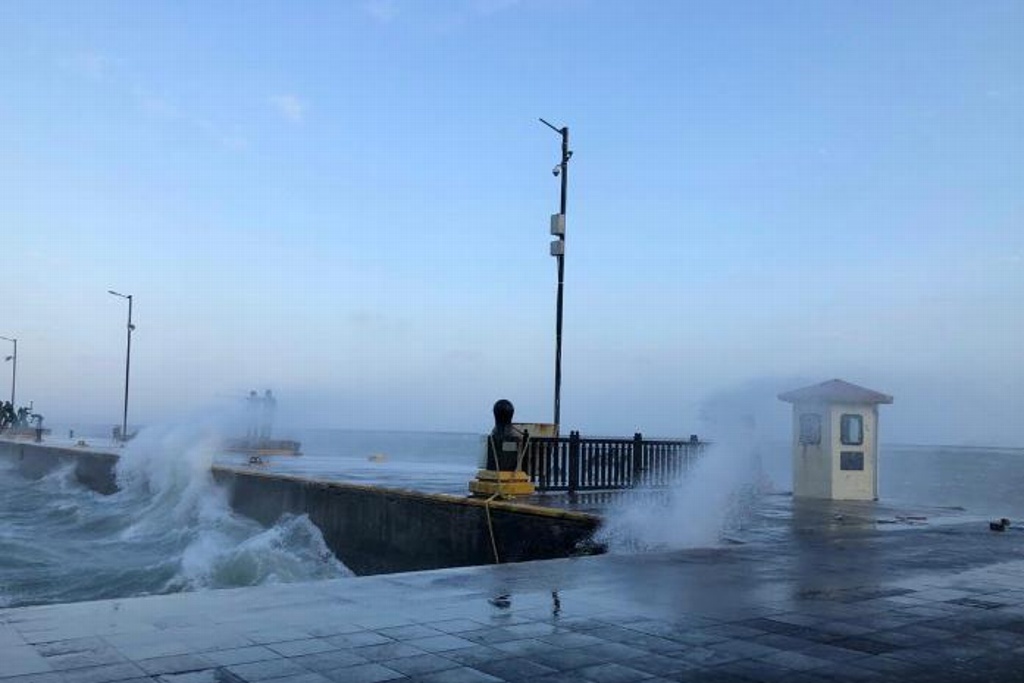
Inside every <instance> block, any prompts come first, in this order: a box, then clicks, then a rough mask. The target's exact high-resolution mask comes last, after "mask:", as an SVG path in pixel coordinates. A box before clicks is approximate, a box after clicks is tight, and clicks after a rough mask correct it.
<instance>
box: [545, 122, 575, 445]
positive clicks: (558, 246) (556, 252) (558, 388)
mask: <svg viewBox="0 0 1024 683" xmlns="http://www.w3.org/2000/svg"><path fill="white" fill-rule="evenodd" d="M540 122H541V123H543V124H544V125H545V126H547V127H548V128H550V129H551V130H553V131H555V132H556V133H558V134H559V135H561V136H562V161H561V162H560V163H558V164H557V165H556V166H555V167H554V168H553V169H552V170H551V172H552V173H553V174H554V175H555V176H561V179H562V195H561V203H560V207H559V212H558V213H557V214H555V215H553V216H551V234H552V235H555V236H557V237H558V239H557V240H552V241H551V255H552V256H554V257H555V258H557V259H558V295H557V301H556V303H555V419H554V422H555V432H556V433H557V432H558V428H559V424H560V423H561V418H562V290H563V289H564V286H565V202H566V194H567V193H568V190H569V159H571V158H572V150H570V149H569V127H568V126H562V127H561V128H556V127H555V126H553V125H551V124H550V123H548V122H547V121H545V120H544V119H540Z"/></svg>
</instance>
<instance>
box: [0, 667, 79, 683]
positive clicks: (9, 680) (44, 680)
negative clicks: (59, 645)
mask: <svg viewBox="0 0 1024 683" xmlns="http://www.w3.org/2000/svg"><path fill="white" fill-rule="evenodd" d="M0 671H2V670H0ZM0 680H2V681H3V682H4V683H64V677H63V676H61V675H60V674H59V673H57V672H55V671H47V672H45V673H38V674H23V675H18V676H10V677H8V676H4V675H3V674H2V673H0Z"/></svg>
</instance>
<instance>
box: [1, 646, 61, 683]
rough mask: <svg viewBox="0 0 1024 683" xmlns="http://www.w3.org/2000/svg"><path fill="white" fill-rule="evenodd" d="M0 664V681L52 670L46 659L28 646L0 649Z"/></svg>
mask: <svg viewBox="0 0 1024 683" xmlns="http://www.w3.org/2000/svg"><path fill="white" fill-rule="evenodd" d="M0 662H2V663H3V664H2V666H0V680H2V679H4V678H11V677H13V676H23V675H25V674H38V673H45V672H47V671H51V670H52V667H51V666H50V664H49V662H48V661H47V659H46V658H45V657H43V656H42V655H40V654H39V653H38V652H36V651H35V649H34V648H33V647H32V646H30V645H12V646H9V647H4V648H0Z"/></svg>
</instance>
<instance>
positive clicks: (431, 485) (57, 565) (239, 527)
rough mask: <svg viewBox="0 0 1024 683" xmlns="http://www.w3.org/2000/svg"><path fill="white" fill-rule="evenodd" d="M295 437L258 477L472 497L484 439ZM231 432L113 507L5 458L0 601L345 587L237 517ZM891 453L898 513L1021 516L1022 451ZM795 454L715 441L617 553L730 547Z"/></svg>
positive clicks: (306, 526)
mask: <svg viewBox="0 0 1024 683" xmlns="http://www.w3.org/2000/svg"><path fill="white" fill-rule="evenodd" d="M80 434H81V433H79V435H80ZM283 436H285V437H291V438H297V439H300V440H301V441H302V442H303V452H304V455H302V456H299V457H288V456H277V457H271V458H267V459H266V460H267V463H268V464H265V465H261V466H258V468H259V469H261V470H263V471H269V472H283V473H289V474H299V475H303V476H309V477H316V478H324V479H334V480H341V481H356V482H360V483H368V484H378V485H382V486H389V487H395V488H404V489H413V490H420V491H436V492H445V493H453V494H464V493H465V491H466V484H467V482H468V481H469V479H471V478H472V477H473V475H474V473H475V470H476V466H477V464H478V460H479V455H480V449H481V443H482V441H481V437H480V435H477V434H459V433H423V432H363V431H343V430H311V431H299V432H295V433H292V434H287V435H283ZM221 437H222V435H221V434H218V433H216V430H211V429H203V428H197V427H166V428H150V429H144V430H143V431H142V432H141V433H140V435H139V436H138V437H137V438H136V439H135V441H133V442H131V443H130V444H129V445H128V446H127V447H126V448H125V449H123V452H122V453H121V456H122V457H121V460H120V463H119V465H118V468H117V477H118V483H119V485H120V487H121V490H120V491H119V492H117V493H115V494H113V495H110V496H103V495H100V494H97V493H94V492H92V491H90V490H88V489H86V488H85V487H83V486H81V485H80V484H78V483H77V481H76V480H75V477H74V474H73V472H72V471H71V469H70V468H63V469H58V470H55V471H53V472H51V473H50V474H48V475H47V476H45V477H43V478H41V479H38V480H28V479H25V478H24V477H22V476H21V475H20V474H19V473H18V472H17V470H16V463H15V462H13V460H11V459H8V458H0V487H2V489H0V490H2V491H3V495H0V606H13V605H25V604H37V603H48V602H66V601H77V600H91V599H100V598H113V597H127V596H137V595H148V594H158V593H169V592H178V591H190V590H203V589H211V588H225V587H234V586H250V585H257V584H261V583H274V582H290V581H308V580H317V579H325V578H340V577H345V576H349V575H350V572H349V571H348V570H347V568H345V567H344V565H342V564H341V563H340V562H338V561H337V560H336V559H335V558H334V556H333V555H332V554H331V552H330V551H329V549H328V548H327V547H326V545H325V543H324V541H323V538H322V536H321V534H320V532H319V530H318V529H317V528H316V526H315V525H313V524H312V523H311V522H310V521H309V519H308V518H307V517H305V516H285V517H283V518H281V519H280V520H278V522H277V523H276V524H274V525H273V526H271V527H269V528H264V527H263V526H261V525H259V524H257V523H256V522H254V521H252V520H249V519H247V518H245V517H242V516H240V515H237V514H235V513H234V512H233V511H232V510H231V508H230V507H229V505H228V502H227V498H226V492H225V490H224V489H222V488H220V487H219V486H217V485H216V484H215V483H214V482H213V481H212V478H211V477H210V474H209V468H210V465H211V463H214V462H219V463H222V464H230V465H236V466H240V467H248V464H247V458H245V457H244V456H239V455H232V454H228V453H223V452H221V451H220V450H219V443H220V439H221ZM76 438H77V436H76ZM88 438H90V439H93V441H92V443H94V445H100V443H101V439H99V438H94V437H88ZM108 445H109V444H108ZM118 450H121V449H118ZM880 451H881V452H880V474H879V482H880V488H881V497H882V499H883V500H884V501H885V502H887V503H893V504H897V505H899V504H906V505H928V506H948V507H958V508H962V509H963V510H964V511H966V512H967V513H970V514H975V515H991V516H993V517H1010V518H1011V519H1021V520H1024V499H1021V498H1020V496H1019V495H1018V492H1019V491H1021V490H1024V450H1021V449H1006V448H1003V449H1000V448H962V447H942V446H893V445H884V444H883V445H882V447H881V449H880ZM789 457H790V456H789V448H788V445H787V444H785V443H767V444H766V443H755V442H753V441H751V440H749V439H746V440H744V439H733V440H730V439H728V438H725V439H719V440H717V441H716V442H715V443H714V444H713V445H712V446H711V447H710V448H709V449H708V450H707V452H706V453H705V455H704V457H703V459H702V460H701V461H700V463H699V464H698V465H697V467H695V468H694V469H692V470H691V471H690V473H689V474H688V475H687V477H685V478H684V479H682V480H681V481H679V482H677V484H676V485H675V486H674V487H673V488H672V489H671V490H670V491H667V492H665V493H664V495H662V496H660V497H655V498H648V499H646V501H645V502H636V501H634V502H633V503H631V504H629V505H624V506H616V505H614V504H613V505H612V506H611V507H608V508H607V509H606V514H607V518H608V519H609V520H610V522H609V525H608V530H607V531H606V532H605V534H606V537H610V538H611V540H612V541H613V546H614V547H613V550H614V551H616V552H637V551H643V550H647V549H651V548H657V549H663V548H678V547H699V546H709V545H717V544H720V543H723V542H729V540H730V539H731V538H733V537H735V532H736V530H737V529H747V530H749V529H750V528H751V527H752V524H753V521H752V520H756V519H757V517H758V515H763V514H765V511H766V510H767V511H768V512H769V513H770V511H771V508H772V506H775V505H778V504H779V501H780V500H785V499H786V494H787V492H788V491H789V489H790V469H789ZM755 531H756V529H755ZM609 534H610V536H607V535H609ZM755 536H756V533H755Z"/></svg>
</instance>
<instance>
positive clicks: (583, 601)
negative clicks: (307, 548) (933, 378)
mask: <svg viewBox="0 0 1024 683" xmlns="http://www.w3.org/2000/svg"><path fill="white" fill-rule="evenodd" d="M789 509H790V514H788V516H787V515H783V516H782V517H781V518H780V519H779V520H778V523H777V525H776V529H775V532H774V533H773V534H770V535H768V536H763V537H762V540H761V541H759V542H755V543H740V544H730V545H727V546H726V547H721V548H714V549H703V550H688V551H675V552H662V553H648V554H641V555H604V556H597V557H582V558H574V559H567V560H552V561H546V562H532V563H523V564H517V565H500V566H490V567H475V568H463V569H448V570H439V571H431V572H419V573H410V574H395V575H389V576H374V577H366V578H351V579H341V580H334V581H324V582H318V583H306V584H292V585H269V586H259V587H254V588H241V589H231V590H221V591H207V592H200V593H183V594H174V595H165V596H154V597H145V598H131V599H123V600H109V601H100V602H90V603H77V604H66V605H51V606H38V607H24V608H16V609H7V610H0V681H2V683H107V682H116V681H123V682H125V683H128V682H133V683H143V682H153V681H155V682H157V683H217V682H220V683H241V682H250V683H263V682H264V681H267V682H272V683H329V682H334V683H371V682H375V681H390V680H396V681H398V680H401V681H423V682H424V683H475V682H481V683H485V682H489V681H544V682H548V683H556V682H578V681H591V682H593V683H629V682H631V681H651V682H654V683H657V682H659V681H794V682H802V681H803V682H809V681H827V680H832V681H834V680H842V681H846V680H865V681H889V680H901V681H907V680H921V681H925V680H927V681H946V680H949V681H970V680H979V681H982V680H999V681H1002V680H1024V531H1022V530H1021V529H1018V528H1016V527H1014V526H1011V527H1010V528H1009V529H1008V530H1007V531H1005V532H1002V533H997V532H993V531H990V530H989V528H988V524H987V523H986V522H983V521H982V520H967V519H964V518H961V519H958V520H942V523H937V522H936V521H935V520H934V518H931V517H929V518H928V519H924V516H923V515H920V514H909V513H899V511H897V510H894V509H891V508H885V507H880V506H877V505H871V504H846V505H842V504H813V505H790V507H789ZM951 521H955V523H949V522H951Z"/></svg>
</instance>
